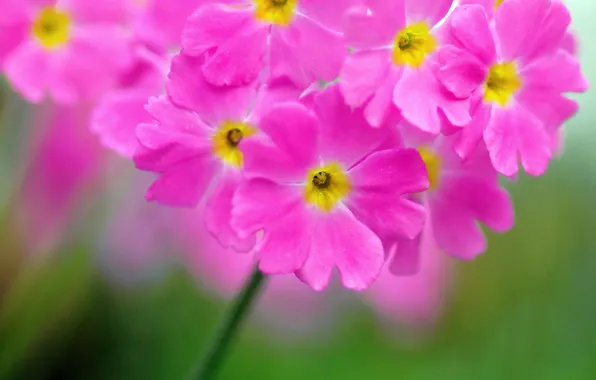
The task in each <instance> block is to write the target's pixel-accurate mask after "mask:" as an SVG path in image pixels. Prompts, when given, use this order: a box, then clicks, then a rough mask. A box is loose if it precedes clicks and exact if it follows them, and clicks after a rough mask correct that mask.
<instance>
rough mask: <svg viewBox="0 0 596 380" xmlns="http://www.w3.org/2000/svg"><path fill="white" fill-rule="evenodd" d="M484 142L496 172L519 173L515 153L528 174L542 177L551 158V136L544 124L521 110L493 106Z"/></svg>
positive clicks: (518, 108)
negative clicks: (519, 157)
mask: <svg viewBox="0 0 596 380" xmlns="http://www.w3.org/2000/svg"><path fill="white" fill-rule="evenodd" d="M484 141H485V142H486V146H487V148H488V150H489V152H490V156H491V160H492V162H493V166H494V167H495V169H496V170H497V171H498V172H500V173H502V174H504V175H506V176H512V175H515V174H516V173H517V170H518V154H519V155H520V156H521V160H522V163H523V166H524V169H525V170H526V172H527V173H528V174H531V175H535V176H538V175H541V174H543V173H544V172H545V171H546V168H547V166H548V162H549V161H550V158H551V156H552V151H551V137H550V136H549V134H548V133H547V132H546V131H545V129H544V125H543V123H541V122H540V120H539V119H537V118H536V117H535V116H534V115H532V114H531V113H529V112H528V111H527V110H526V109H525V108H523V107H519V106H517V107H513V108H500V107H494V108H493V114H492V119H491V121H490V123H489V124H488V126H487V128H486V129H485V131H484Z"/></svg>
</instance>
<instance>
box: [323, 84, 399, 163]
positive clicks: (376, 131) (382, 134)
mask: <svg viewBox="0 0 596 380" xmlns="http://www.w3.org/2000/svg"><path fill="white" fill-rule="evenodd" d="M314 108H315V111H316V113H317V116H318V117H319V120H320V128H319V153H320V154H321V158H322V159H323V160H329V161H339V162H340V163H341V164H343V166H344V167H345V168H346V169H347V168H350V167H351V166H352V165H354V164H355V163H356V162H357V161H359V160H361V159H362V158H363V157H364V156H366V155H367V154H369V153H371V152H372V151H373V150H375V149H376V148H377V147H379V145H381V143H382V142H383V141H384V140H385V139H386V138H387V133H388V131H387V129H385V128H371V127H370V125H368V123H367V122H366V120H365V119H364V115H363V114H362V109H356V110H353V109H352V108H350V107H349V106H347V105H346V104H345V102H344V100H343V98H342V96H341V94H340V92H339V86H338V85H336V84H334V85H331V86H329V87H327V88H326V89H325V90H323V91H322V92H320V93H319V94H317V96H316V97H315V107H314Z"/></svg>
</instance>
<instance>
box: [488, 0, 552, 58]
mask: <svg viewBox="0 0 596 380" xmlns="http://www.w3.org/2000/svg"><path fill="white" fill-rule="evenodd" d="M551 2H552V1H551V0H507V1H505V2H503V3H502V4H501V5H500V6H499V11H498V12H496V15H495V30H496V34H497V36H498V40H499V42H500V51H501V58H502V59H503V60H505V61H511V60H514V59H516V58H525V57H527V56H528V55H529V54H530V53H531V50H530V49H528V47H531V46H533V45H534V41H536V38H537V31H539V30H541V29H542V28H543V27H544V26H543V25H542V22H543V20H544V17H545V15H546V12H547V11H548V8H549V7H550V5H551ZM556 44H558V41H556V42H555V45H556Z"/></svg>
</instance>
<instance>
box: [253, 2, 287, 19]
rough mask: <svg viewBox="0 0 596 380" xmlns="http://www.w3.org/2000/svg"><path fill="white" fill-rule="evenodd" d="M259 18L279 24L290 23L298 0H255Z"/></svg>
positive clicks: (256, 14) (256, 12)
mask: <svg viewBox="0 0 596 380" xmlns="http://www.w3.org/2000/svg"><path fill="white" fill-rule="evenodd" d="M253 2H254V3H255V17H256V18H257V20H261V21H265V22H270V23H272V24H277V25H289V24H290V22H291V21H292V18H293V17H294V10H295V9H296V4H297V3H298V0H253Z"/></svg>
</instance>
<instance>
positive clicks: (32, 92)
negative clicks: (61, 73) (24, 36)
mask: <svg viewBox="0 0 596 380" xmlns="http://www.w3.org/2000/svg"><path fill="white" fill-rule="evenodd" d="M4 73H5V75H6V78H7V79H8V81H9V82H10V84H11V85H12V86H13V87H14V88H15V89H16V90H17V91H18V92H19V93H21V95H22V96H23V97H24V98H25V99H27V100H29V101H30V102H34V103H37V102H40V101H42V100H43V98H44V95H45V90H46V86H47V80H48V78H47V77H48V74H49V62H48V56H47V55H46V53H45V52H44V51H43V50H42V49H41V47H39V46H38V45H37V43H36V42H35V41H27V42H24V43H23V44H22V45H20V46H19V47H18V48H16V49H15V50H14V51H13V53H12V54H11V55H10V56H8V57H7V59H6V61H5V62H4Z"/></svg>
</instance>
